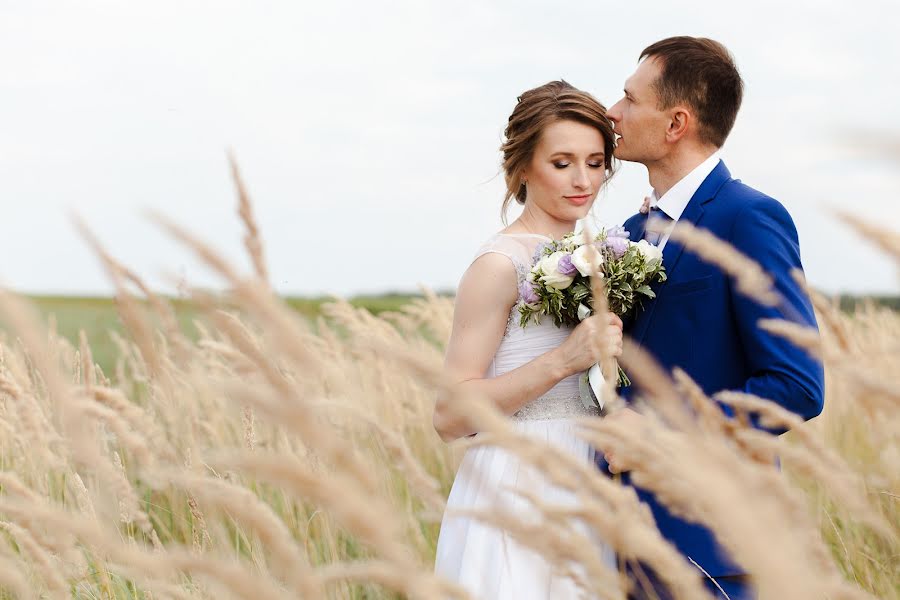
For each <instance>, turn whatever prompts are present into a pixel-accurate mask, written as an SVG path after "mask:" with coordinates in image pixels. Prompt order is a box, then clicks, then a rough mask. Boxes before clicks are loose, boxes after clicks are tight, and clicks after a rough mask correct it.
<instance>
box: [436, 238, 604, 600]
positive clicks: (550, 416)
mask: <svg viewBox="0 0 900 600" xmlns="http://www.w3.org/2000/svg"><path fill="white" fill-rule="evenodd" d="M546 241H549V240H548V238H546V237H544V236H537V235H531V234H496V235H494V236H493V237H491V238H490V239H489V240H488V241H487V242H486V243H485V244H484V245H483V246H482V248H481V249H480V250H479V251H478V253H477V254H476V256H475V259H477V258H478V257H480V256H482V255H483V254H486V253H488V252H496V253H499V254H502V255H504V256H506V257H508V258H509V259H510V260H511V261H512V263H513V265H514V266H515V267H516V272H517V274H518V280H519V283H521V282H522V281H523V280H524V277H525V275H526V274H527V272H528V270H529V269H530V268H531V264H532V259H533V256H534V251H535V249H536V247H537V246H538V245H539V244H540V243H541V242H546ZM518 316H519V315H518V311H517V310H516V308H515V307H513V309H512V311H511V313H510V319H509V322H508V324H507V328H506V333H505V335H504V336H503V340H502V341H501V343H500V346H499V348H498V349H497V352H496V354H495V355H494V359H493V361H492V362H491V365H490V367H489V368H488V372H487V373H486V375H485V376H486V377H497V376H499V375H502V374H504V373H506V372H508V371H512V370H513V369H516V368H517V367H520V366H522V365H523V364H525V363H527V362H529V361H531V360H532V359H535V358H537V357H538V356H540V355H541V354H543V353H545V352H547V351H549V350H552V349H553V348H555V347H557V346H559V345H560V344H561V343H562V342H563V341H564V340H565V339H566V337H567V336H568V335H569V333H570V332H571V328H565V327H563V328H559V327H556V326H555V325H554V324H553V320H552V319H549V318H545V319H543V320H542V321H541V322H540V323H531V324H529V325H528V326H527V327H525V328H522V327H520V326H519V319H518ZM592 414H594V415H595V414H596V412H595V411H592V410H589V409H586V408H585V407H584V406H583V405H582V403H581V399H580V396H579V391H578V375H574V376H572V377H569V378H567V379H564V380H562V381H560V382H559V383H558V384H557V385H556V386H554V387H553V388H552V389H551V390H550V391H549V392H547V393H546V394H544V395H543V396H541V397H540V398H537V399H536V400H533V401H532V402H529V403H528V404H526V405H524V406H523V407H522V408H521V409H519V410H518V412H516V413H515V414H514V415H512V417H511V418H512V421H513V426H514V427H515V428H516V429H517V430H518V431H520V432H522V433H525V434H527V435H529V436H532V437H534V438H535V439H536V440H540V441H541V442H543V443H550V444H553V445H555V446H556V447H558V448H560V449H562V450H564V451H566V452H568V453H570V454H571V455H573V456H576V457H578V458H580V459H583V460H584V461H585V462H588V461H593V458H594V453H593V450H592V448H591V447H590V446H589V445H588V444H587V442H585V441H583V440H581V439H579V438H578V437H576V435H575V423H574V419H575V418H576V417H582V416H585V415H592ZM516 490H527V491H528V492H530V493H533V494H537V495H538V496H539V497H540V498H541V499H542V500H543V501H544V502H547V503H549V504H551V505H572V504H574V503H575V502H576V500H575V498H574V496H573V495H572V494H570V493H569V492H567V491H566V490H562V489H560V488H557V487H554V486H552V485H550V483H549V482H548V481H547V480H546V479H545V478H543V477H541V476H540V474H539V473H537V472H536V471H535V470H534V469H532V468H531V467H529V466H528V465H527V464H525V463H524V462H523V461H521V460H520V459H519V458H518V457H517V456H516V455H515V454H514V453H511V452H508V451H506V450H504V449H502V448H497V447H491V446H477V447H473V448H470V449H468V450H467V451H466V454H465V455H464V457H463V460H462V463H461V464H460V467H459V471H458V472H457V474H456V479H455V480H454V481H453V487H452V489H451V490H450V496H449V498H448V500H447V510H446V513H445V514H444V519H443V521H442V523H441V532H440V537H439V538H438V545H437V554H436V558H435V571H436V573H438V574H439V575H441V576H443V577H444V578H446V579H448V580H450V581H453V582H456V583H458V584H460V585H461V586H463V587H464V588H466V589H467V590H468V591H469V592H470V593H471V595H472V597H473V598H479V599H481V598H484V599H491V600H494V599H510V600H513V599H515V600H549V599H553V600H557V599H567V598H586V597H589V596H588V595H587V592H585V591H584V590H583V589H582V588H581V587H579V586H578V585H577V584H576V583H575V581H574V580H573V579H571V578H570V577H567V576H565V575H564V574H562V573H560V572H559V570H557V569H554V568H553V567H552V566H551V565H550V563H549V562H548V561H546V560H545V559H544V558H543V557H542V556H541V555H540V554H539V553H538V552H534V551H532V550H531V549H529V548H528V547H526V546H524V545H522V544H520V543H518V542H517V541H516V540H515V539H514V538H513V537H512V536H511V535H509V534H508V533H506V532H505V531H503V530H501V529H498V528H495V527H492V526H490V525H488V524H485V523H484V522H481V521H478V520H475V519H472V518H469V517H467V516H462V515H459V516H456V515H454V511H466V510H469V511H470V510H479V511H480V510H491V509H499V510H502V511H504V513H505V514H509V513H510V511H511V512H512V513H513V514H515V515H516V516H517V517H522V518H526V519H527V518H528V516H529V515H532V516H533V514H532V513H531V511H529V503H528V502H527V501H526V500H525V499H524V498H522V497H521V496H520V495H518V494H517V493H516ZM592 551H593V552H597V553H602V555H603V556H604V558H605V560H607V561H609V562H610V563H612V562H613V561H614V558H613V555H612V553H611V552H610V551H609V550H608V549H607V548H604V547H603V546H602V545H601V544H600V543H599V542H598V543H597V545H596V548H584V552H585V553H588V552H592Z"/></svg>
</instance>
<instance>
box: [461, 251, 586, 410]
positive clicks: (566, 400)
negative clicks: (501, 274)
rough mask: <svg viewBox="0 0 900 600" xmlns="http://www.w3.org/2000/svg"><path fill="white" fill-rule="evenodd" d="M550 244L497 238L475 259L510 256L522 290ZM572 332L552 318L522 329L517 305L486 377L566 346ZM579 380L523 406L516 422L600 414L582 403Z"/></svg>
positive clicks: (565, 382)
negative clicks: (538, 254)
mask: <svg viewBox="0 0 900 600" xmlns="http://www.w3.org/2000/svg"><path fill="white" fill-rule="evenodd" d="M549 241H550V240H549V239H548V238H546V237H544V236H542V235H532V234H496V235H494V236H492V237H491V238H490V239H489V240H488V241H487V242H485V244H484V245H483V246H482V247H481V248H480V249H479V250H478V252H477V253H476V255H475V259H477V258H479V257H481V256H483V255H484V254H487V253H489V252H494V253H497V254H502V255H503V256H506V257H507V258H508V259H509V260H510V261H511V262H512V264H513V266H514V267H515V269H516V276H517V277H516V278H517V284H518V286H519V289H520V290H521V286H522V284H523V283H524V282H525V280H526V277H527V275H528V272H529V271H530V270H531V266H532V264H533V263H534V256H535V253H536V252H537V251H539V249H540V247H541V245H542V244H543V243H546V242H549ZM519 300H520V301H521V292H520V294H519ZM571 332H572V328H571V327H557V326H556V325H554V324H553V320H552V319H550V318H544V319H542V320H541V321H540V322H539V323H535V322H531V323H529V324H528V325H527V326H526V327H522V326H520V324H519V310H518V302H517V303H516V304H515V305H514V306H513V307H512V309H511V310H510V314H509V319H508V321H507V325H506V333H505V334H504V336H503V339H502V340H501V342H500V346H499V347H498V348H497V352H496V353H495V354H494V359H493V360H492V361H491V364H490V366H489V367H488V370H487V373H486V374H485V376H486V377H497V376H500V375H503V374H504V373H508V372H510V371H512V370H514V369H517V368H518V367H521V366H522V365H524V364H526V363H528V362H530V361H532V360H534V359H535V358H537V357H539V356H541V355H542V354H544V353H545V352H548V351H550V350H553V349H554V348H556V347H557V346H559V345H560V344H562V343H563V341H565V339H566V338H567V337H568V336H569V334H570V333H571ZM579 376H580V375H578V374H576V375H572V376H571V377H567V378H566V379H563V380H562V381H560V382H559V383H557V384H556V385H555V386H553V388H551V389H550V390H549V391H548V392H547V393H546V394H544V395H543V396H541V397H539V398H537V399H535V400H532V401H531V402H529V403H528V404H525V405H524V406H522V408H520V409H519V410H518V411H517V412H516V413H515V414H514V415H513V418H514V419H523V420H531V419H557V418H566V417H575V416H580V415H593V414H596V412H595V411H592V410H590V409H587V408H585V407H584V405H583V404H582V403H581V399H580V396H579V392H578V378H579Z"/></svg>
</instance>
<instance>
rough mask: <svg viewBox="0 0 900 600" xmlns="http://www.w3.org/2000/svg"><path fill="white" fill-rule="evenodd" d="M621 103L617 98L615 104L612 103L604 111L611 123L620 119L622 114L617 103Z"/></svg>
mask: <svg viewBox="0 0 900 600" xmlns="http://www.w3.org/2000/svg"><path fill="white" fill-rule="evenodd" d="M620 104H622V101H621V100H619V101H618V102H616V103H615V104H613V105H612V106H611V107H610V108H609V110H607V111H606V116H607V118H609V120H610V121H612V122H613V123H618V122H619V121H620V120H621V119H622V115H621V114H619V105H620Z"/></svg>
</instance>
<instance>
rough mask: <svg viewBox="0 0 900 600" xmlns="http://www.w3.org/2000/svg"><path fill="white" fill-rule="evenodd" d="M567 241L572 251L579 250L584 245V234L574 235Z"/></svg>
mask: <svg viewBox="0 0 900 600" xmlns="http://www.w3.org/2000/svg"><path fill="white" fill-rule="evenodd" d="M565 241H566V242H567V243H568V244H569V246H570V247H571V248H572V249H575V248H578V247H579V246H582V245H584V234H583V233H581V232H580V231H579V232H578V233H575V234H573V235H572V237H569V238H566V239H565Z"/></svg>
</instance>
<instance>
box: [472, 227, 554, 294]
mask: <svg viewBox="0 0 900 600" xmlns="http://www.w3.org/2000/svg"><path fill="white" fill-rule="evenodd" d="M547 241H549V240H548V238H546V237H544V236H542V235H533V234H530V233H496V234H494V235H493V236H491V237H490V238H489V239H488V240H487V241H486V242H485V243H484V244H482V246H481V248H479V249H478V252H476V253H475V256H474V257H473V258H472V262H474V261H476V260H477V259H479V258H480V257H482V256H484V255H485V254H488V253H491V252H493V253H496V254H502V255H503V256H505V257H507V258H508V259H509V260H510V262H512V264H513V266H514V267H515V269H516V282H517V284H519V285H521V284H522V282H523V281H525V276H526V275H528V272H529V271H530V270H531V267H532V265H533V264H534V255H535V252H536V250H537V248H538V246H539V245H541V243H543V242H547Z"/></svg>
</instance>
